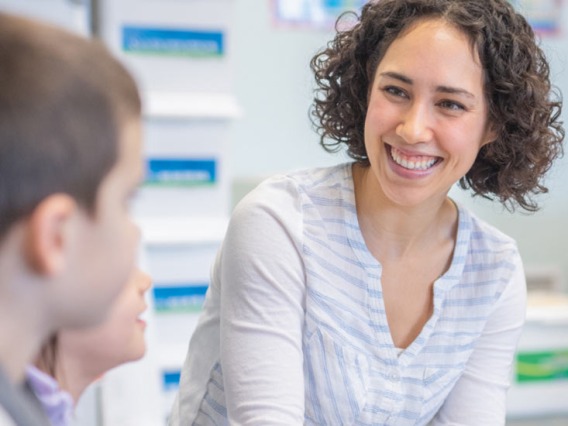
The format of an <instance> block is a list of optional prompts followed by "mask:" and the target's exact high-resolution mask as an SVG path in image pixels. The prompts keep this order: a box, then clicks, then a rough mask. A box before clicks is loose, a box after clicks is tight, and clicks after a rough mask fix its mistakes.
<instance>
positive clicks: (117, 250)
mask: <svg viewBox="0 0 568 426" xmlns="http://www.w3.org/2000/svg"><path fill="white" fill-rule="evenodd" d="M140 113H141V105H140V97H139V93H138V90H137V87H136V84H135V82H134V81H133V79H132V77H131V76H130V75H129V73H128V72H127V71H126V70H125V69H124V67H123V66H121V65H120V64H119V62H118V61H117V60H116V59H113V58H112V56H111V55H110V54H109V53H108V51H107V50H106V49H105V48H104V47H103V46H102V45H101V44H100V43H98V42H95V41H91V40H87V39H83V38H80V37H79V36H76V35H73V34H70V33H68V32H66V31H64V30H61V29H57V28H55V27H52V26H49V25H45V24H41V23H37V22H33V21H30V20H27V19H23V18H19V17H15V16H10V15H7V14H2V13H0V425H4V424H16V425H26V426H28V425H43V424H48V423H47V420H46V419H45V416H42V415H41V411H40V410H37V407H36V406H37V404H36V406H34V404H33V403H31V402H29V401H28V400H27V399H26V396H25V395H24V393H23V391H22V390H21V389H20V387H21V385H22V382H23V378H24V371H25V367H26V365H27V364H28V363H30V362H31V361H32V360H33V359H34V358H35V356H36V355H37V353H38V350H39V348H40V346H41V344H42V342H44V341H45V340H46V339H47V338H48V337H49V336H51V335H53V333H54V332H56V331H57V330H59V329H61V328H67V329H69V328H77V329H80V328H83V327H90V326H94V325H97V324H99V323H101V322H102V321H103V320H104V319H105V316H106V314H107V311H108V309H109V308H110V306H111V305H112V302H113V300H114V299H115V298H116V297H117V295H118V294H119V293H120V291H121V290H122V288H123V286H124V283H126V282H127V278H128V276H129V274H130V272H131V271H132V269H133V268H134V260H135V256H136V245H137V243H138V238H139V231H138V229H137V228H136V226H135V225H134V224H133V223H132V221H131V219H130V216H129V212H128V202H129V198H130V197H131V196H132V195H133V194H134V192H135V189H136V187H137V186H138V183H139V181H140V179H141V177H142V162H141V143H140V136H141V128H140V127H141V126H140ZM35 402H37V401H35ZM34 408H35V409H34ZM8 419H10V420H8Z"/></svg>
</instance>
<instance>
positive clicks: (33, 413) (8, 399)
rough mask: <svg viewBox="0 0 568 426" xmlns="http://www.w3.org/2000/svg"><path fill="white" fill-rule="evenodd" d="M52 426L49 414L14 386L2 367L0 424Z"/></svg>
mask: <svg viewBox="0 0 568 426" xmlns="http://www.w3.org/2000/svg"><path fill="white" fill-rule="evenodd" d="M30 425H33V426H50V423H49V420H48V419H47V416H46V415H45V414H44V413H42V412H41V411H40V410H38V407H37V405H36V404H34V402H33V401H32V400H30V399H29V398H28V397H27V396H26V395H25V394H24V392H23V390H21V389H18V388H17V387H16V386H14V385H13V384H12V383H11V382H10V380H9V379H8V377H7V376H6V374H5V373H4V370H3V369H2V367H0V426H30Z"/></svg>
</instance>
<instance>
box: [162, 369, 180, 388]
mask: <svg viewBox="0 0 568 426" xmlns="http://www.w3.org/2000/svg"><path fill="white" fill-rule="evenodd" d="M180 377H181V371H180V370H172V371H170V370H167V371H163V372H162V386H163V387H164V390H165V391H169V390H177V389H178V388H179V380H180Z"/></svg>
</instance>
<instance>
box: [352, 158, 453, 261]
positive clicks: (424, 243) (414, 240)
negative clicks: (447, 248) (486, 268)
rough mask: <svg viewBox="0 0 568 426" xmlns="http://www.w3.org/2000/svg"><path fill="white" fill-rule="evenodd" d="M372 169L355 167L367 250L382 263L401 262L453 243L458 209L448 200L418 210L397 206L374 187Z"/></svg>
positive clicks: (361, 226) (425, 205)
mask: <svg viewBox="0 0 568 426" xmlns="http://www.w3.org/2000/svg"><path fill="white" fill-rule="evenodd" d="M370 173H372V171H371V169H370V168H364V167H361V166H357V165H356V166H354V167H353V183H354V188H355V201H356V206H357V217H358V220H359V227H360V229H361V233H362V235H363V238H364V239H365V243H366V244H367V247H368V248H369V250H370V251H371V253H372V254H373V255H374V256H375V258H377V259H378V260H379V261H382V260H384V259H400V258H403V257H405V256H408V255H412V254H413V253H414V254H415V253H417V252H420V251H423V250H428V249H430V248H431V247H432V246H433V245H436V244H437V242H440V241H447V240H448V238H450V239H453V238H454V236H455V231H456V226H457V208H456V206H455V205H454V203H453V202H452V201H451V200H450V199H449V198H447V197H444V198H442V199H440V200H434V201H429V202H427V203H423V204H421V205H419V206H409V207H407V206H400V205H396V204H394V203H393V202H392V201H391V200H389V199H388V198H387V197H386V196H385V195H384V193H383V192H382V191H381V188H380V185H378V184H376V185H373V186H372V187H371V185H372V183H370V182H372V181H371V179H373V177H372V176H370V175H369V174H370Z"/></svg>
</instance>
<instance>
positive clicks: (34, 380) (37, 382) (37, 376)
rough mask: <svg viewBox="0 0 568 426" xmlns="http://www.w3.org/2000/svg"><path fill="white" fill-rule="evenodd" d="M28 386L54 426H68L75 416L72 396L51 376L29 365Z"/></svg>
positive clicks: (27, 370)
mask: <svg viewBox="0 0 568 426" xmlns="http://www.w3.org/2000/svg"><path fill="white" fill-rule="evenodd" d="M26 377H27V384H28V386H29V387H30V389H31V391H32V392H33V394H34V395H35V397H36V398H37V399H38V402H39V403H40V405H41V407H42V409H43V411H44V412H45V413H46V414H47V417H48V418H49V420H50V421H51V424H52V425H53V426H68V425H69V424H71V417H72V414H73V399H72V398H71V395H69V393H67V392H66V391H64V390H62V389H61V388H60V387H59V383H57V381H56V380H55V379H54V378H53V377H51V376H50V375H48V374H46V373H44V372H43V371H41V370H39V369H37V368H36V367H34V366H32V365H29V366H28V367H27V368H26Z"/></svg>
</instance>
